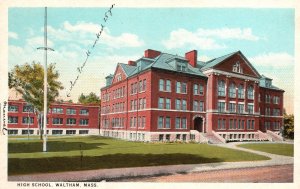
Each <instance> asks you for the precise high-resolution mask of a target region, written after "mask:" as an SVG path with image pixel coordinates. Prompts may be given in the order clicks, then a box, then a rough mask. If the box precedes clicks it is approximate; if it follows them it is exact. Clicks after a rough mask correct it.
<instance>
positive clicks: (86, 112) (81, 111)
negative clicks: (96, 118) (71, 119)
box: [80, 109, 89, 115]
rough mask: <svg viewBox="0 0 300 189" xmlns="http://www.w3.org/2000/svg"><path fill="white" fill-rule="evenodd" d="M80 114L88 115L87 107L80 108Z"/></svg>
mask: <svg viewBox="0 0 300 189" xmlns="http://www.w3.org/2000/svg"><path fill="white" fill-rule="evenodd" d="M80 115H89V110H87V109H82V110H80Z"/></svg>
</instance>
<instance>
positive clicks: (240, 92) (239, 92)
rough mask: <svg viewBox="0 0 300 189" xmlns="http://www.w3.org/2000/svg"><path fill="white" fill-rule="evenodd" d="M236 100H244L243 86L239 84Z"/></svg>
mask: <svg viewBox="0 0 300 189" xmlns="http://www.w3.org/2000/svg"><path fill="white" fill-rule="evenodd" d="M238 98H241V99H243V98H245V94H244V86H243V85H242V84H241V85H239V88H238Z"/></svg>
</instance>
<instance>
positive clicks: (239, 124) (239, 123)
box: [238, 119, 244, 129]
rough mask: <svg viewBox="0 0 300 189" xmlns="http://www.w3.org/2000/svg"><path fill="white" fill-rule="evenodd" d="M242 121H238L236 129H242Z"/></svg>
mask: <svg viewBox="0 0 300 189" xmlns="http://www.w3.org/2000/svg"><path fill="white" fill-rule="evenodd" d="M243 124H244V120H240V119H239V120H238V129H244V125H243Z"/></svg>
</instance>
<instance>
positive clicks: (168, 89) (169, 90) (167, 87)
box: [166, 80, 171, 92]
mask: <svg viewBox="0 0 300 189" xmlns="http://www.w3.org/2000/svg"><path fill="white" fill-rule="evenodd" d="M166 91H168V92H171V81H170V80H166Z"/></svg>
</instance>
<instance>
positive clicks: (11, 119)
mask: <svg viewBox="0 0 300 189" xmlns="http://www.w3.org/2000/svg"><path fill="white" fill-rule="evenodd" d="M8 123H13V124H15V123H18V117H16V116H8Z"/></svg>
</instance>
